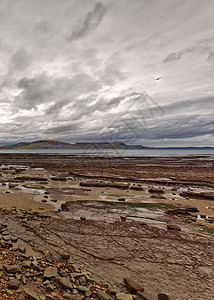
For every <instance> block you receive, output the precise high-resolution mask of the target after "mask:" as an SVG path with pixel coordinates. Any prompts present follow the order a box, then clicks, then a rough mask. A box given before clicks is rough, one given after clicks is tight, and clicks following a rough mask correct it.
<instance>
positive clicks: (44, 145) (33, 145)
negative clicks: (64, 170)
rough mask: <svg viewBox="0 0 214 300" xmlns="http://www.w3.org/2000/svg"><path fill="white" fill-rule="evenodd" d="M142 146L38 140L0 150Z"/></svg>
mask: <svg viewBox="0 0 214 300" xmlns="http://www.w3.org/2000/svg"><path fill="white" fill-rule="evenodd" d="M146 148H148V147H146V146H142V145H131V146H130V145H126V144H124V143H122V142H113V143H81V142H80V143H76V144H69V143H64V142H60V141H58V140H39V141H34V142H20V143H17V144H13V145H9V146H8V145H7V146H1V147H0V149H8V150H9V149H11V150H12V149H14V150H36V149H146Z"/></svg>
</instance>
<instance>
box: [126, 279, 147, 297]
mask: <svg viewBox="0 0 214 300" xmlns="http://www.w3.org/2000/svg"><path fill="white" fill-rule="evenodd" d="M123 281H124V283H125V285H126V288H127V290H128V291H129V292H131V293H132V294H137V292H143V291H144V288H143V287H142V285H141V284H140V283H139V282H137V281H135V280H133V279H131V278H124V279H123Z"/></svg>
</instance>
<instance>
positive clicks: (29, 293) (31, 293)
mask: <svg viewBox="0 0 214 300" xmlns="http://www.w3.org/2000/svg"><path fill="white" fill-rule="evenodd" d="M24 292H25V295H26V297H27V298H28V299H29V300H40V299H39V296H37V295H36V293H35V292H34V291H32V290H31V289H29V288H26V289H24Z"/></svg>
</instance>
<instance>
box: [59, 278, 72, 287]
mask: <svg viewBox="0 0 214 300" xmlns="http://www.w3.org/2000/svg"><path fill="white" fill-rule="evenodd" d="M57 281H58V282H59V283H60V284H61V285H62V286H63V287H64V288H66V289H69V290H72V289H73V284H72V283H71V281H70V279H69V278H68V277H60V276H59V277H57Z"/></svg>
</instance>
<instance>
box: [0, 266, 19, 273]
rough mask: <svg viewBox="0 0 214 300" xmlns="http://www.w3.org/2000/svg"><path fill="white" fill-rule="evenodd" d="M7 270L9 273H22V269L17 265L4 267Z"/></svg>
mask: <svg viewBox="0 0 214 300" xmlns="http://www.w3.org/2000/svg"><path fill="white" fill-rule="evenodd" d="M4 268H5V270H6V271H7V273H13V274H15V273H21V269H20V267H19V266H17V265H4Z"/></svg>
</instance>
